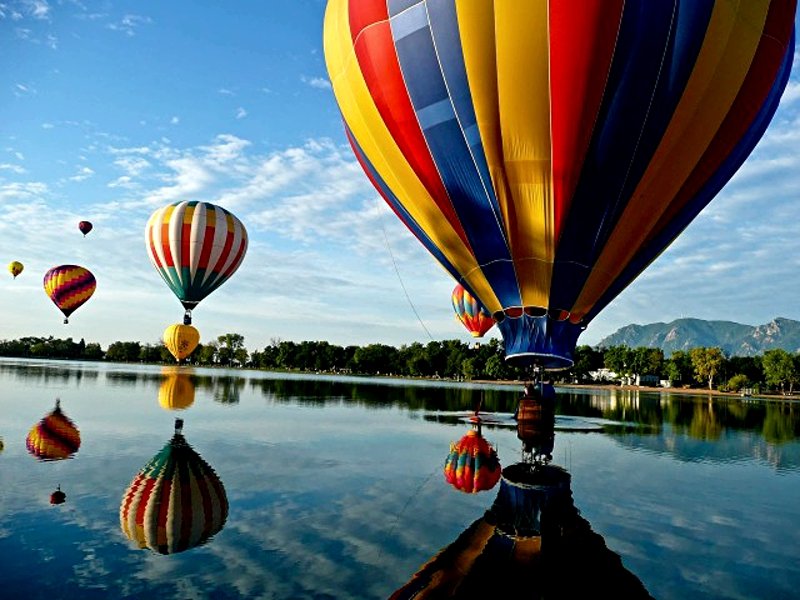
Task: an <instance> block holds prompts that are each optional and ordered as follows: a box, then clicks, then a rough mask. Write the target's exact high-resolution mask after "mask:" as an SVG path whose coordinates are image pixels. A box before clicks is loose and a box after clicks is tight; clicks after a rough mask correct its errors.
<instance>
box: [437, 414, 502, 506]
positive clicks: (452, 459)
mask: <svg viewBox="0 0 800 600" xmlns="http://www.w3.org/2000/svg"><path fill="white" fill-rule="evenodd" d="M444 476H445V479H446V480H447V482H448V483H449V484H450V485H452V486H453V487H454V488H456V489H458V490H461V491H462V492H467V493H475V492H480V491H483V490H489V489H491V488H493V487H494V485H495V484H496V483H497V482H498V480H499V479H500V461H499V460H498V459H497V452H495V449H494V448H492V446H491V445H489V442H487V441H486V440H485V439H484V438H483V436H482V435H481V434H480V431H477V430H474V429H473V430H471V431H469V432H467V434H466V435H465V436H464V437H462V438H461V439H460V440H459V441H458V442H456V443H454V444H450V454H448V455H447V459H446V460H445V464H444Z"/></svg>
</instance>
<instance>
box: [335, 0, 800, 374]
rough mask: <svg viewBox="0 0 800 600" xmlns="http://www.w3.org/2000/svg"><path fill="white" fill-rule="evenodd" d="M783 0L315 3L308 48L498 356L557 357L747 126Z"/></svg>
mask: <svg viewBox="0 0 800 600" xmlns="http://www.w3.org/2000/svg"><path fill="white" fill-rule="evenodd" d="M795 8H796V3H795V1H794V0H774V1H770V0H747V1H742V2H731V1H726V0H717V1H714V0H708V1H702V2H701V1H698V0H664V1H653V0H575V1H571V2H570V1H566V0H564V1H560V0H527V1H517V2H514V1H510V0H509V1H506V2H497V1H492V0H463V1H457V0H437V1H435V2H434V1H429V0H388V1H387V0H329V2H328V7H327V11H326V14H325V26H324V45H325V58H326V62H327V67H328V72H329V74H330V79H331V83H332V85H333V91H334V94H335V96H336V100H337V102H338V104H339V108H340V110H341V112H342V116H343V118H344V121H345V131H346V134H347V137H348V139H349V141H350V143H351V145H352V147H353V150H354V152H355V155H356V157H357V159H358V161H359V162H360V163H361V165H362V167H363V168H364V171H365V172H366V174H367V176H368V178H369V179H370V181H371V182H372V183H373V184H374V186H375V187H376V188H377V190H378V191H379V192H380V193H381V195H382V196H383V197H384V199H385V200H386V202H387V203H388V204H389V205H390V206H391V207H392V209H393V210H394V211H395V213H396V214H397V215H398V217H399V218H400V219H401V220H402V221H403V222H404V223H405V225H406V226H407V227H408V228H409V229H410V230H411V231H412V232H413V233H414V235H416V237H417V238H418V239H419V240H420V242H421V243H422V244H423V245H424V246H425V247H426V248H427V249H428V250H429V251H430V253H431V254H432V255H433V256H434V257H435V258H436V259H437V260H438V261H439V262H440V263H441V264H442V266H443V267H444V268H445V269H446V270H447V271H448V272H449V273H450V274H451V275H452V276H453V277H454V278H455V280H456V281H457V282H459V283H461V284H462V285H463V286H464V287H465V288H467V290H469V292H470V293H471V294H472V295H473V296H475V297H476V298H478V299H479V300H480V302H481V304H482V305H483V306H485V307H486V308H487V309H488V310H489V312H491V313H492V315H493V316H494V317H495V320H496V321H497V322H498V328H499V329H500V332H501V334H502V336H503V339H504V342H505V349H506V357H507V358H508V359H511V360H513V361H514V362H518V363H521V364H535V365H540V366H543V367H544V368H548V369H557V368H564V367H569V366H570V365H571V364H572V362H573V358H572V353H573V351H574V347H575V343H576V341H577V338H578V336H579V334H580V333H581V331H582V330H583V329H584V328H585V327H586V325H587V324H588V323H589V322H590V321H591V320H592V319H593V318H594V317H595V316H596V315H597V314H598V313H599V312H600V311H601V310H602V309H603V308H604V307H605V306H606V305H607V304H608V303H609V302H611V301H612V300H613V299H614V298H615V297H616V296H617V295H618V294H619V293H620V292H621V291H622V290H623V289H624V288H625V287H626V286H627V285H628V284H629V283H631V281H633V279H634V278H635V277H636V276H637V275H638V274H639V273H640V272H641V271H642V270H643V269H644V268H645V267H646V266H647V265H648V264H649V263H650V262H651V261H653V260H654V259H655V258H656V257H657V256H658V255H659V254H660V253H661V252H662V251H663V250H664V249H665V248H666V247H667V246H668V245H669V244H670V243H671V242H672V241H673V240H674V239H675V238H676V236H678V234H680V232H681V231H682V230H683V229H684V228H685V227H686V226H687V225H688V224H689V223H690V222H691V221H692V220H693V219H694V218H695V217H696V216H697V215H698V213H699V212H700V211H701V210H702V209H703V208H704V207H705V206H706V205H707V204H708V203H709V202H710V201H711V199H712V198H713V197H714V196H715V195H716V194H717V193H718V192H719V191H720V190H721V189H722V187H723V186H724V185H725V184H726V182H727V181H728V180H729V179H730V178H731V177H732V176H733V174H734V173H735V172H736V170H737V169H738V168H739V167H740V166H741V165H742V163H743V162H744V160H745V159H746V158H747V156H748V155H749V154H750V152H751V151H752V150H753V148H754V147H755V145H756V143H757V142H758V141H759V139H760V138H761V136H762V134H763V133H764V131H765V130H766V128H767V125H768V124H769V122H770V120H771V118H772V116H773V114H774V113H775V110H776V109H777V107H778V103H779V100H780V97H781V94H782V93H783V90H784V88H785V86H786V83H787V81H788V78H789V72H790V69H791V65H792V58H793V56H794V21H795Z"/></svg>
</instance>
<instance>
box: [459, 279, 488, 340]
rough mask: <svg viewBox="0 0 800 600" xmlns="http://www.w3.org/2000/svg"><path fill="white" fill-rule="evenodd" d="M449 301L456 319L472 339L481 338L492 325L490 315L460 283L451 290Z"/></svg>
mask: <svg viewBox="0 0 800 600" xmlns="http://www.w3.org/2000/svg"><path fill="white" fill-rule="evenodd" d="M451 300H452V301H453V310H454V311H455V313H456V318H458V320H459V321H461V324H462V325H463V326H464V327H466V329H467V331H469V332H470V333H471V334H472V337H483V336H484V334H485V333H486V332H487V331H489V330H490V329H491V328H492V325H494V319H493V318H492V315H490V314H489V313H488V312H486V309H485V308H483V307H482V306H481V303H480V302H478V300H477V299H476V298H475V297H474V296H472V294H470V293H469V292H468V291H467V290H465V289H464V286H463V285H461V284H460V283H457V284H456V287H455V288H454V289H453V294H452V296H451Z"/></svg>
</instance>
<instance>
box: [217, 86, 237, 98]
mask: <svg viewBox="0 0 800 600" xmlns="http://www.w3.org/2000/svg"><path fill="white" fill-rule="evenodd" d="M217 93H218V94H222V95H223V96H234V95H235V94H234V93H233V92H232V91H231V90H229V89H228V88H219V89H218V90H217Z"/></svg>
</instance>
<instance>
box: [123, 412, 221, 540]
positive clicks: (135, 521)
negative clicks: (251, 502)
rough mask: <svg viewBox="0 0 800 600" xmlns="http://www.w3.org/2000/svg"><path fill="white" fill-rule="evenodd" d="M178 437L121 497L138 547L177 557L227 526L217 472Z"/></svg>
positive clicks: (127, 532)
mask: <svg viewBox="0 0 800 600" xmlns="http://www.w3.org/2000/svg"><path fill="white" fill-rule="evenodd" d="M182 426H183V421H181V420H180V419H176V420H175V435H174V436H173V437H172V439H171V440H170V441H169V443H168V444H167V445H166V446H164V447H163V448H162V449H161V451H160V452H159V453H158V454H156V455H155V456H154V457H153V458H152V460H151V461H150V462H148V463H147V464H146V465H145V466H144V468H142V470H141V471H139V474H138V475H136V477H134V479H133V481H132V482H131V484H130V486H129V487H128V489H127V490H126V492H125V494H124V495H123V497H122V503H121V505H120V508H119V520H120V526H121V527H122V531H123V533H124V534H125V535H126V536H127V537H128V539H130V540H131V541H133V542H135V543H136V544H137V545H138V547H139V548H149V549H150V550H152V551H154V552H158V553H160V554H174V553H176V552H183V551H184V550H188V549H189V548H194V547H195V546H199V545H201V544H204V543H205V542H207V541H208V540H209V539H210V538H211V536H213V535H216V534H217V533H219V531H220V530H221V529H222V527H223V526H224V525H225V519H226V518H227V517H228V497H227V496H226V494H225V488H224V487H223V486H222V481H220V479H219V477H218V476H217V474H216V473H215V472H214V469H212V468H211V467H210V466H209V465H208V463H206V462H205V461H204V460H203V459H202V458H200V455H199V454H197V452H195V451H194V450H193V449H192V447H191V446H190V445H189V444H188V443H187V442H186V439H185V438H184V437H183V435H182V433H181V428H182Z"/></svg>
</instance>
